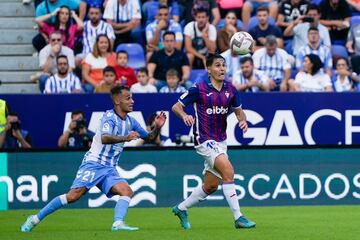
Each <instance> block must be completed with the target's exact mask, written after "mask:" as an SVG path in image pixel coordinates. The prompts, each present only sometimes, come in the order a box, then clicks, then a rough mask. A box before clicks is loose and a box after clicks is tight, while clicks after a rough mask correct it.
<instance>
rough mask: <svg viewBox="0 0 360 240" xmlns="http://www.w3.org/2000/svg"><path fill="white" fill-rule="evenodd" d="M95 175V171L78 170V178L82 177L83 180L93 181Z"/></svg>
mask: <svg viewBox="0 0 360 240" xmlns="http://www.w3.org/2000/svg"><path fill="white" fill-rule="evenodd" d="M94 177H95V172H93V171H78V172H77V173H76V178H81V181H82V182H92V181H93V180H94Z"/></svg>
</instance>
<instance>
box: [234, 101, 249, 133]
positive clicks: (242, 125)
mask: <svg viewBox="0 0 360 240" xmlns="http://www.w3.org/2000/svg"><path fill="white" fill-rule="evenodd" d="M234 112H235V115H236V118H237V119H238V121H239V127H240V128H241V129H242V130H243V133H246V131H247V130H248V125H247V122H246V115H245V113H244V110H243V109H242V108H241V107H238V108H235V109H234Z"/></svg>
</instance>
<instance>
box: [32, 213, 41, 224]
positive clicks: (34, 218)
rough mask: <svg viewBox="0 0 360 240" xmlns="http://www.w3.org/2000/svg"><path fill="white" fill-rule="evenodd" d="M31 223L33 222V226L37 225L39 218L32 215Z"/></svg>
mask: <svg viewBox="0 0 360 240" xmlns="http://www.w3.org/2000/svg"><path fill="white" fill-rule="evenodd" d="M32 222H33V224H35V225H37V224H39V222H40V220H39V218H38V216H37V215H34V216H33V219H32Z"/></svg>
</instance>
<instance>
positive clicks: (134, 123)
mask: <svg viewBox="0 0 360 240" xmlns="http://www.w3.org/2000/svg"><path fill="white" fill-rule="evenodd" d="M130 120H131V126H132V130H133V131H135V132H137V133H139V135H140V138H147V137H148V136H149V132H148V131H146V130H145V129H144V128H142V127H141V125H140V123H139V122H138V121H136V119H135V118H132V117H130Z"/></svg>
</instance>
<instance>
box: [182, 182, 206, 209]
mask: <svg viewBox="0 0 360 240" xmlns="http://www.w3.org/2000/svg"><path fill="white" fill-rule="evenodd" d="M208 195H209V194H207V193H206V192H205V191H204V189H203V186H199V187H197V188H196V189H195V190H194V191H193V192H192V193H191V194H190V196H189V197H188V198H187V199H185V200H184V201H183V202H181V203H180V204H179V206H178V208H179V209H180V210H182V211H184V210H187V209H188V208H191V207H192V206H194V205H195V204H197V203H198V202H201V201H203V200H204V199H205V198H206V197H207V196H208Z"/></svg>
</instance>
